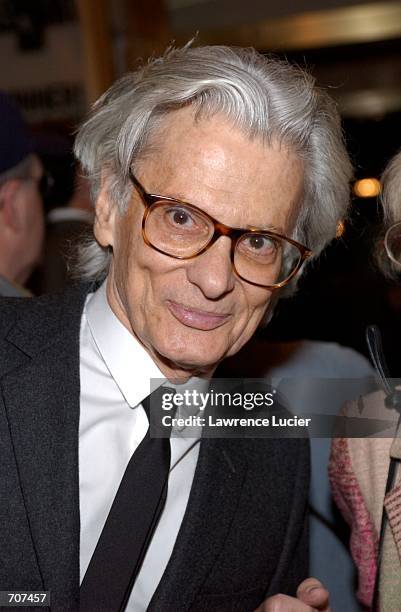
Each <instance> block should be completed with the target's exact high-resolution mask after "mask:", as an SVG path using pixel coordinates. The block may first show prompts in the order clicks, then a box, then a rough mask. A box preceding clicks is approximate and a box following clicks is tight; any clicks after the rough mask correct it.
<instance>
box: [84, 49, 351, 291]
mask: <svg viewBox="0 0 401 612" xmlns="http://www.w3.org/2000/svg"><path fill="white" fill-rule="evenodd" d="M188 104H191V105H192V106H193V107H194V110H195V113H196V116H197V118H207V117H210V116H212V115H214V114H221V115H222V116H224V117H225V118H226V119H227V120H229V121H230V122H231V123H232V125H233V126H234V127H236V128H238V129H240V130H242V131H243V132H244V133H245V134H247V135H248V136H249V137H250V138H260V139H262V140H263V141H265V142H266V143H267V144H268V143H269V142H273V141H274V142H277V141H279V142H282V143H284V144H285V145H286V146H288V147H291V148H292V149H293V150H294V151H295V152H296V153H297V154H298V155H299V156H300V157H301V158H302V159H303V160H304V164H305V184H304V201H303V208H302V213H301V215H300V218H299V220H298V224H297V226H296V229H295V232H294V235H293V238H295V239H296V240H299V241H300V242H302V243H304V244H306V245H307V246H308V247H309V248H311V249H312V250H313V253H314V255H315V256H316V255H317V254H318V253H319V252H320V251H321V250H322V248H323V247H324V246H325V245H326V244H327V243H328V242H329V241H330V240H331V239H332V238H333V237H334V236H335V234H336V229H337V225H338V223H339V221H340V220H342V219H343V218H344V216H345V215H346V212H347V207H348V203H349V181H350V179H351V174H352V167H351V164H350V161H349V158H348V155H347V152H346V147H345V144H344V139H343V134H342V130H341V123H340V117H339V115H338V112H337V109H336V106H335V103H334V102H333V101H332V99H331V98H330V97H329V96H328V95H327V94H326V93H325V92H324V91H323V90H321V89H319V88H317V87H316V85H315V81H314V78H313V77H312V76H311V75H309V74H308V73H306V72H305V71H303V70H301V69H299V68H297V67H294V66H292V65H290V64H289V63H288V62H286V61H281V60H278V59H275V58H271V57H266V56H263V55H261V54H259V53H258V52H256V51H255V50H254V49H241V48H230V47H224V46H205V47H197V48H192V47H189V46H186V47H184V48H182V49H170V50H169V51H167V52H166V54H165V55H164V56H163V57H161V58H158V59H154V60H152V61H150V62H149V63H148V64H147V65H145V66H143V67H142V68H140V69H139V70H137V71H136V72H133V73H130V74H128V75H126V76H124V77H123V78H122V79H121V80H119V81H117V82H116V83H115V84H114V85H113V86H112V87H111V88H110V89H109V90H108V91H107V92H106V93H105V94H104V95H103V96H101V98H99V100H98V101H97V102H96V103H95V105H94V107H93V109H92V112H91V115H90V116H89V118H88V120H87V121H86V122H85V123H84V124H83V125H82V127H81V129H80V130H79V133H78V135H77V138H76V144H75V153H76V155H77V157H78V159H79V161H80V162H81V164H82V166H83V168H84V170H85V171H86V173H87V174H88V176H89V179H90V181H91V185H92V195H93V198H94V199H96V196H97V194H98V192H99V187H100V181H101V175H102V172H103V173H104V171H106V173H107V177H108V190H109V196H110V198H111V199H112V202H113V203H114V204H115V205H117V206H118V207H119V209H120V212H121V214H124V212H125V210H126V208H127V205H128V202H129V200H130V198H131V195H132V185H131V183H130V181H129V176H128V173H129V168H130V166H131V165H133V166H135V162H136V160H138V159H139V158H140V157H141V155H143V154H145V153H146V152H149V150H148V149H149V146H151V144H152V136H153V135H154V134H157V130H158V128H160V126H161V124H162V122H163V121H164V120H165V119H166V117H168V115H169V113H172V112H174V111H175V110H178V109H180V108H181V107H183V106H186V105H188ZM177 163H179V161H178V160H177ZM109 263H110V253H109V251H108V250H107V249H104V248H102V247H101V246H99V245H98V243H97V242H96V241H95V240H94V239H93V240H92V241H89V242H88V243H87V244H85V245H82V247H81V251H80V262H79V264H80V265H79V267H80V271H81V276H83V277H85V278H88V279H89V278H90V279H97V280H102V279H103V278H104V277H105V276H106V274H107V271H108V267H109Z"/></svg>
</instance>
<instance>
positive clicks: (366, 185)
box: [354, 178, 381, 198]
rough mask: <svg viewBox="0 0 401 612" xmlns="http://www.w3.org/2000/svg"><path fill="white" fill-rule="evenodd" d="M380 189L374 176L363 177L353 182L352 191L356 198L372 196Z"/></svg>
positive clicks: (377, 193) (376, 194) (378, 182)
mask: <svg viewBox="0 0 401 612" xmlns="http://www.w3.org/2000/svg"><path fill="white" fill-rule="evenodd" d="M380 190H381V185H380V181H378V180H377V179H376V178H365V179H361V180H360V181H356V182H355V183H354V193H355V195H356V196H358V198H374V197H376V196H378V195H379V193H380Z"/></svg>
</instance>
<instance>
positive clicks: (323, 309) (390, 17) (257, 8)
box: [0, 0, 401, 375]
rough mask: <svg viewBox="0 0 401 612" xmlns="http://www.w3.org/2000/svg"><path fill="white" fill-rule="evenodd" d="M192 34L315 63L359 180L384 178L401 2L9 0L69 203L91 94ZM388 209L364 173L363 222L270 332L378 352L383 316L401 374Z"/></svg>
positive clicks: (2, 17) (2, 28) (400, 137)
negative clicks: (75, 149) (386, 262)
mask: <svg viewBox="0 0 401 612" xmlns="http://www.w3.org/2000/svg"><path fill="white" fill-rule="evenodd" d="M194 36H195V37H196V40H195V43H194V44H206V43H221V44H233V45H245V46H248V45H251V46H255V47H256V48H257V49H259V50H260V51H262V52H266V53H274V54H276V55H278V56H281V57H285V58H287V59H288V60H289V61H291V62H296V63H298V64H300V65H301V66H305V67H307V68H308V69H309V70H310V71H311V72H312V73H313V74H314V75H315V77H316V79H317V81H318V83H319V84H320V85H322V86H323V87H326V88H329V89H330V92H331V94H332V95H333V96H334V97H335V98H336V100H337V102H338V105H339V108H340V111H341V114H342V117H343V122H344V130H345V134H346V138H347V142H348V146H349V151H350V153H351V156H352V159H353V161H354V164H355V179H356V180H357V179H366V178H378V177H379V176H380V172H381V170H382V169H383V167H384V165H385V163H386V161H387V160H388V159H389V158H390V157H391V156H392V155H393V154H394V153H395V152H396V150H397V149H398V148H400V147H401V129H400V126H401V2H384V1H382V2H368V1H366V0H365V1H362V0H351V1H346V0H319V1H318V0H280V2H276V1H275V2H273V1H271V0H264V1H262V0H247V1H246V2H244V1H243V0H241V1H240V0H136V1H133V0H97V1H95V0H75V1H74V0H35V2H31V1H29V0H0V57H1V71H0V88H1V89H5V90H6V91H9V92H10V93H12V94H14V95H15V97H16V98H17V100H18V102H19V104H20V105H21V107H22V110H23V112H24V115H25V117H26V119H27V120H28V121H29V123H30V124H31V125H32V127H33V128H34V129H35V131H36V132H37V133H39V134H40V137H41V138H42V139H43V142H44V146H43V150H44V154H43V155H44V159H45V163H46V164H47V165H49V166H50V167H51V168H52V169H54V168H55V174H56V178H57V176H58V178H57V181H58V183H59V185H60V189H59V190H58V196H57V198H56V199H57V205H60V203H63V202H64V200H67V199H68V197H69V196H70V194H71V189H72V187H71V185H72V177H73V172H71V167H72V161H71V157H70V148H71V143H72V138H73V132H74V129H75V128H76V126H77V124H78V123H79V121H80V120H81V119H82V117H83V116H84V114H85V112H86V111H87V109H88V108H89V106H90V104H91V103H92V102H93V101H94V100H95V99H96V98H97V97H98V95H100V94H101V93H102V92H103V91H104V90H105V89H106V88H107V87H108V85H110V83H111V82H112V81H113V80H114V79H115V78H117V77H119V76H121V75H122V74H123V73H124V72H126V71H127V70H129V69H132V68H135V66H137V65H138V62H139V61H143V60H146V58H147V57H149V56H151V55H154V54H158V53H160V52H162V51H163V49H165V48H166V46H168V45H169V44H170V43H172V42H175V44H184V43H185V42H187V41H188V40H190V39H191V38H193V37H194ZM57 156H58V157H57ZM55 160H58V161H55ZM60 168H63V169H64V170H60ZM69 170H70V171H69ZM358 187H359V189H358ZM63 194H64V195H63ZM362 196H365V197H362ZM53 204H54V202H50V203H48V206H49V207H51V206H52V205H53ZM379 221H380V210H379V207H378V202H377V189H376V190H375V185H374V184H373V183H365V184H362V186H361V184H359V185H357V186H356V187H355V185H354V186H353V211H352V218H351V223H348V224H346V225H345V226H344V227H341V228H339V238H338V240H337V241H336V242H335V243H334V244H333V245H332V246H331V247H329V249H327V251H326V252H325V253H324V255H323V256H322V257H321V259H320V261H319V262H317V263H316V264H315V265H314V266H313V268H312V269H311V270H310V271H309V273H308V274H306V276H305V278H304V279H303V280H302V282H301V290H300V292H299V294H298V295H297V296H296V297H294V298H291V299H290V300H285V301H282V302H281V303H280V305H279V307H278V309H277V313H276V315H275V318H274V320H273V322H272V324H271V325H270V326H269V327H268V328H267V329H266V330H264V331H263V332H261V333H262V335H263V336H264V337H269V338H277V339H295V338H301V337H304V338H305V337H308V338H314V339H324V340H335V341H337V342H341V343H343V344H348V345H351V346H354V347H355V348H357V349H358V350H360V351H362V352H366V349H365V344H364V339H363V336H364V328H365V325H366V324H367V323H370V322H376V323H378V324H379V325H380V326H381V327H382V329H383V332H384V342H385V347H386V350H387V353H388V355H389V357H390V362H391V366H392V369H393V374H394V375H398V373H399V372H400V373H401V365H398V363H399V359H398V351H399V346H400V345H401V320H400V319H401V294H400V290H399V289H398V287H397V285H396V284H394V283H388V282H386V281H384V280H383V279H382V278H381V277H380V276H379V274H378V273H376V272H375V271H374V267H373V265H372V253H373V247H372V239H373V237H374V236H375V235H376V232H377V225H378V223H379ZM340 234H341V235H340ZM398 330H399V331H398ZM397 368H398V369H397Z"/></svg>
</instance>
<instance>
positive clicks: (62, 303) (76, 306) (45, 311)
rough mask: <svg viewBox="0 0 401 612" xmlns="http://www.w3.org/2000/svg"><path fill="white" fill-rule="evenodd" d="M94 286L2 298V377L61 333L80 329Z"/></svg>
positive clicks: (0, 333)
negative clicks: (84, 310) (31, 295)
mask: <svg viewBox="0 0 401 612" xmlns="http://www.w3.org/2000/svg"><path fill="white" fill-rule="evenodd" d="M90 289H91V286H90V285H88V284H82V283H78V284H74V285H71V286H70V287H68V289H66V290H65V291H63V292H61V293H55V294H49V295H43V296H40V297H33V298H6V297H2V298H0V376H2V375H3V374H4V373H6V372H7V371H9V370H10V369H12V368H13V367H15V366H16V365H18V363H19V361H20V360H21V353H23V354H25V356H28V357H32V356H33V355H34V354H35V353H37V352H40V350H42V348H43V347H45V346H46V345H48V344H49V342H52V341H53V339H54V338H56V337H58V336H59V335H60V334H61V333H62V334H64V335H68V334H69V333H76V330H77V329H78V330H79V325H80V320H81V314H82V310H83V307H84V303H85V299H86V296H87V293H88V291H90Z"/></svg>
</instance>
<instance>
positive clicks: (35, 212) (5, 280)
mask: <svg viewBox="0 0 401 612" xmlns="http://www.w3.org/2000/svg"><path fill="white" fill-rule="evenodd" d="M42 176H43V168H42V164H41V162H40V160H39V157H38V156H37V155H36V154H35V152H34V143H33V139H32V137H31V134H30V132H29V130H28V127H27V126H26V124H25V123H24V121H23V119H22V117H21V113H20V111H19V109H18V107H17V105H16V104H15V102H14V101H13V99H12V98H11V97H10V96H8V95H7V94H6V93H4V92H1V91H0V295H2V296H24V295H28V292H27V291H26V290H25V289H24V287H23V285H24V283H25V282H26V281H27V279H28V277H29V275H30V274H31V272H32V270H33V269H34V267H35V265H36V264H37V263H38V260H39V258H40V253H41V248H42V243H43V237H44V212H43V201H42V197H41V195H40V181H41V179H42Z"/></svg>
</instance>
